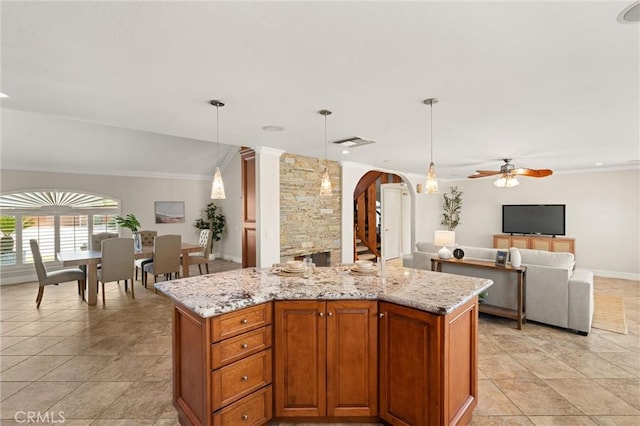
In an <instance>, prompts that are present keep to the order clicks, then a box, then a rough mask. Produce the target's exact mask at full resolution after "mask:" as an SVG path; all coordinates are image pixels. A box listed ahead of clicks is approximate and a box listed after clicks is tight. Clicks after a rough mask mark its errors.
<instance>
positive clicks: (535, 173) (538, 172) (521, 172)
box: [511, 168, 553, 178]
mask: <svg viewBox="0 0 640 426" xmlns="http://www.w3.org/2000/svg"><path fill="white" fill-rule="evenodd" d="M511 174H512V175H518V176H529V177H536V178H542V177H546V176H550V175H551V174H553V171H551V170H549V169H525V168H519V169H513V170H511Z"/></svg>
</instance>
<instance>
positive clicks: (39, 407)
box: [0, 382, 81, 424]
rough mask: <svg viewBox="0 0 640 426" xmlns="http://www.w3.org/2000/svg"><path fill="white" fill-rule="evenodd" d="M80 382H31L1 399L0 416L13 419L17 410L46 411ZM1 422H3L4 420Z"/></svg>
mask: <svg viewBox="0 0 640 426" xmlns="http://www.w3.org/2000/svg"><path fill="white" fill-rule="evenodd" d="M80 384H81V383H79V382H56V383H52V382H34V383H31V384H29V385H28V386H25V387H24V388H22V389H21V390H19V391H18V392H16V393H15V394H13V395H11V396H10V397H9V398H7V399H6V400H4V401H2V405H1V406H0V407H1V408H0V410H1V415H0V418H2V419H14V418H15V416H16V414H17V412H18V411H40V412H45V411H48V410H49V409H51V407H52V406H53V405H54V404H55V403H56V402H58V401H59V400H60V399H62V398H64V397H65V396H66V395H68V394H69V393H71V392H72V391H73V390H74V389H76V388H78V387H79V386H80ZM55 411H56V412H57V411H58V410H55ZM2 423H3V424H4V421H3V422H2ZM23 424H24V422H23Z"/></svg>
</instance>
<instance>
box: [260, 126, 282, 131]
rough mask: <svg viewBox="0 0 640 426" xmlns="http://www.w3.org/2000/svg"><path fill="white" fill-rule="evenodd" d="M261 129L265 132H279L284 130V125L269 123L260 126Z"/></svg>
mask: <svg viewBox="0 0 640 426" xmlns="http://www.w3.org/2000/svg"><path fill="white" fill-rule="evenodd" d="M262 130H264V131H265V132H281V131H283V130H284V127H282V126H273V125H269V126H262Z"/></svg>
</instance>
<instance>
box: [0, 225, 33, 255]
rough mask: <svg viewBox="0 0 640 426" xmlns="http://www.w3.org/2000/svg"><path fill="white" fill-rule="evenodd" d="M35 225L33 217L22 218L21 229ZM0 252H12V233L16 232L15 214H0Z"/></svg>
mask: <svg viewBox="0 0 640 426" xmlns="http://www.w3.org/2000/svg"><path fill="white" fill-rule="evenodd" d="M33 225H35V220H33V219H27V218H23V219H22V229H27V228H29V227H31V226H33ZM0 233H2V237H1V238H0V253H12V252H13V234H15V233H16V217H15V216H0Z"/></svg>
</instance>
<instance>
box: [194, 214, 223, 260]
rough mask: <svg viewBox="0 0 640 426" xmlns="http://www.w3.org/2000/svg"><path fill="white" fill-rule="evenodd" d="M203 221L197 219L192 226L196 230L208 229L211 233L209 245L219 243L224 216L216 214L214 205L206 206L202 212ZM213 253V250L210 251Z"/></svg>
mask: <svg viewBox="0 0 640 426" xmlns="http://www.w3.org/2000/svg"><path fill="white" fill-rule="evenodd" d="M203 213H204V215H205V216H206V218H205V219H197V220H196V223H195V224H194V226H195V227H196V228H198V229H210V230H211V233H212V238H211V244H212V245H213V242H214V241H220V239H221V238H222V233H223V232H224V227H225V225H226V221H225V218H224V215H223V214H222V213H219V212H218V206H216V205H215V204H214V203H209V204H207V207H206V208H205V209H204V211H203ZM212 251H213V250H212Z"/></svg>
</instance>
